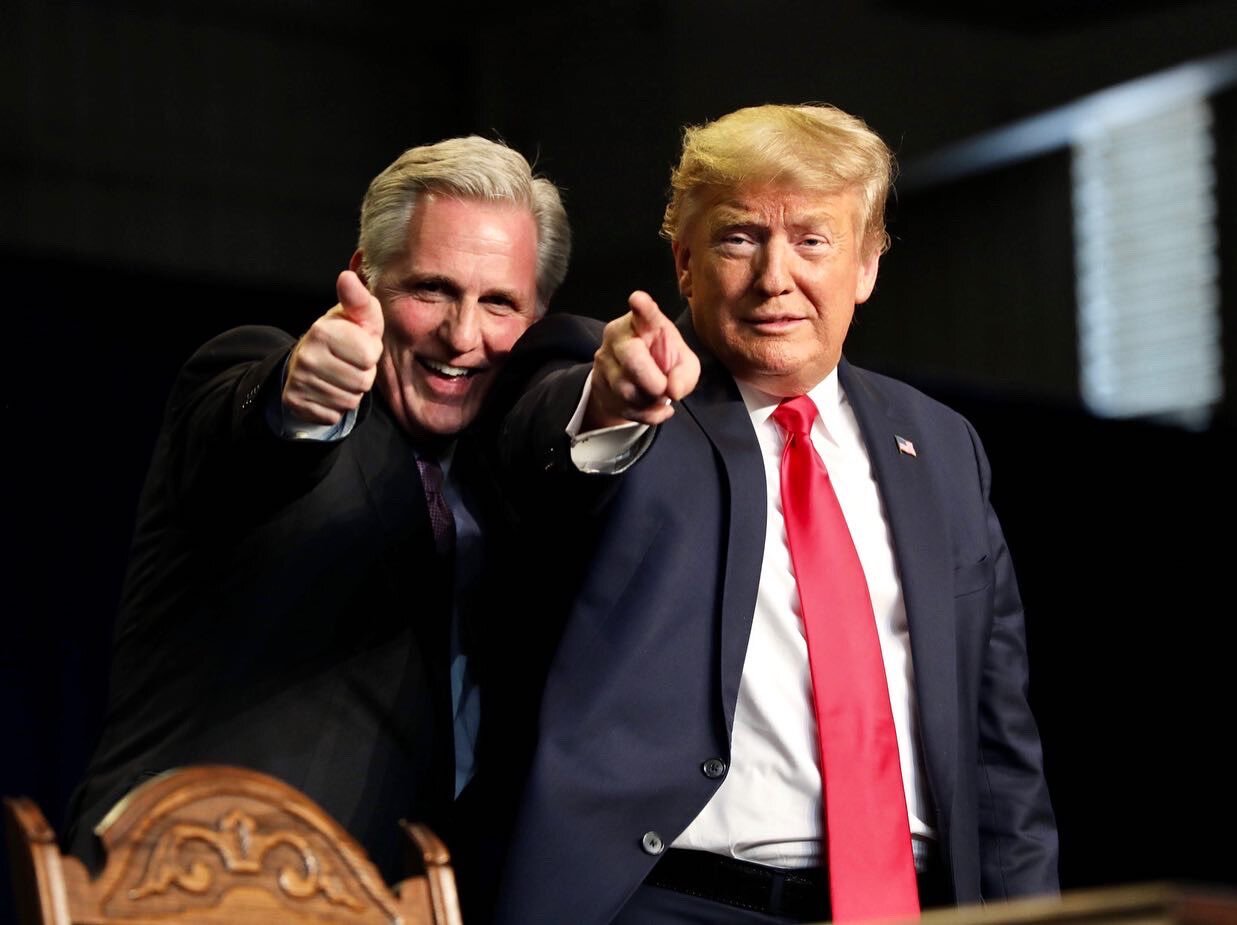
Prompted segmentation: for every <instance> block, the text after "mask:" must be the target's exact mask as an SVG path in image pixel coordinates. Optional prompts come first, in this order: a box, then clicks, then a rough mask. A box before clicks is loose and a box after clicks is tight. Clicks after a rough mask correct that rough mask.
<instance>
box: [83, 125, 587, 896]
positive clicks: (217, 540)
mask: <svg viewBox="0 0 1237 925" xmlns="http://www.w3.org/2000/svg"><path fill="white" fill-rule="evenodd" d="M360 224H361V227H360V237H359V241H358V246H357V250H356V252H355V253H354V254H353V256H352V260H351V263H350V265H349V269H348V270H345V271H344V272H343V273H341V274H340V275H339V277H338V280H337V283H336V292H337V295H338V299H339V301H338V303H337V304H336V305H335V306H334V307H332V308H331V309H330V310H328V311H327V312H325V313H324V314H323V315H322V316H321V317H320V318H318V319H317V320H316V321H315V322H314V323H313V324H312V326H310V328H309V330H308V331H307V332H306V333H305V334H304V335H303V336H302V337H300V338H299V339H295V338H293V337H290V336H288V335H287V334H285V333H284V332H282V331H279V330H276V329H274V328H265V327H246V328H238V329H235V330H232V331H229V332H227V333H225V334H222V335H220V336H219V337H216V338H215V339H214V340H212V341H210V342H209V343H207V344H206V345H205V346H204V347H202V348H201V349H200V350H199V351H198V352H197V353H196V354H194V356H193V357H192V358H191V359H190V360H189V362H188V363H187V364H186V365H185V367H184V368H183V369H182V371H181V373H180V376H179V378H178V380H177V382H176V384H175V387H174V389H173V391H172V395H171V398H170V399H169V401H168V404H167V409H166V414H165V419H164V424H163V429H162V432H161V434H160V436H159V441H158V444H157V447H156V450H155V456H154V460H153V462H152V464H151V468H150V472H149V474H148V476H147V481H146V487H145V490H144V492H143V496H142V502H141V509H140V510H139V512H138V517H137V528H136V535H135V538H134V541H133V547H132V551H131V556H130V561H129V569H128V575H127V578H126V582H125V588H124V594H123V599H122V603H121V610H120V615H119V619H118V623H117V631H116V639H115V649H114V653H113V664H112V677H111V692H110V705H109V710H108V714H107V719H106V727H105V729H104V732H103V737H102V741H101V743H100V745H99V748H98V750H97V752H96V754H95V756H94V759H93V761H92V762H91V765H90V769H89V772H88V776H87V778H86V780H85V782H84V783H83V785H82V786H81V787H80V788H79V790H78V792H77V794H76V795H75V802H74V808H73V810H71V817H73V818H75V819H76V831H75V833H73V834H71V835H70V839H71V841H72V847H73V849H74V850H75V851H76V852H77V853H79V854H81V855H83V856H86V857H88V858H94V856H95V854H96V852H97V847H98V843H97V840H96V839H95V838H94V837H93V835H92V832H93V831H94V828H95V826H96V824H97V823H99V821H100V819H102V818H103V816H104V814H105V813H106V812H107V810H108V809H109V808H110V807H111V806H112V805H114V804H115V802H116V801H117V800H118V799H119V798H120V797H121V796H123V795H124V794H125V793H127V792H128V791H129V790H130V789H131V788H132V787H133V786H135V785H136V784H138V783H139V782H141V781H142V780H143V779H145V778H147V777H149V776H152V775H154V774H158V773H160V772H162V771H164V770H166V769H168V768H173V767H176V766H178V765H184V764H196V763H223V764H235V765H244V766H247V767H252V768H256V769H258V770H261V771H265V772H267V773H270V774H273V775H275V776H276V777H279V778H282V779H283V780H285V781H287V782H288V783H290V784H292V785H293V786H295V787H298V788H300V789H301V790H303V791H304V792H305V793H307V794H308V795H309V796H310V797H312V798H313V799H315V800H317V801H318V803H320V804H321V805H322V807H323V808H324V809H325V810H326V811H327V812H328V813H330V814H331V815H332V816H333V817H334V818H335V819H336V820H338V821H339V822H340V823H341V824H343V825H344V826H345V827H346V828H347V829H348V830H349V831H350V832H351V833H352V835H353V836H355V837H356V838H357V839H358V840H359V841H360V842H361V844H362V845H363V846H364V847H365V848H367V849H368V851H369V853H370V855H371V857H372V858H373V859H374V860H375V861H376V862H377V863H378V864H379V866H380V867H381V869H382V871H383V873H384V874H385V875H386V876H387V877H388V878H391V879H395V878H398V877H399V876H400V875H402V873H404V871H403V865H402V835H401V832H400V829H399V825H398V823H399V820H400V819H401V818H407V819H411V820H419V821H424V822H427V823H429V824H430V825H431V826H432V827H434V828H435V829H437V830H439V831H440V832H441V833H443V834H448V832H447V831H446V830H447V829H448V827H449V823H450V819H449V816H450V813H449V810H450V808H451V804H452V800H453V797H454V795H455V794H456V793H457V792H458V791H459V790H460V789H461V788H462V787H463V785H464V784H465V783H466V781H467V780H468V778H469V776H470V774H471V769H472V758H473V753H472V742H473V736H474V734H475V729H476V725H477V722H478V717H477V715H476V713H477V710H476V694H475V691H474V690H473V686H472V684H471V681H470V679H469V672H468V665H467V662H466V660H465V659H464V657H463V651H462V650H463V646H462V644H461V641H460V639H461V633H460V628H459V625H458V624H459V622H460V620H461V619H462V618H463V617H464V616H466V614H465V613H463V612H462V611H463V610H464V609H465V608H466V606H467V599H466V597H465V596H464V594H463V592H465V591H468V590H469V589H470V588H471V586H472V585H473V584H475V582H474V581H473V579H475V577H476V572H477V571H478V569H479V562H478V558H479V555H480V541H481V538H482V526H483V523H482V524H479V522H478V521H479V520H483V518H484V512H482V511H479V510H477V509H476V507H477V506H476V503H475V492H473V491H472V487H473V483H474V482H475V480H476V476H477V473H476V472H475V471H474V470H475V469H476V461H475V459H474V458H473V454H472V452H471V451H470V450H469V449H468V448H467V447H466V446H465V445H464V444H459V443H457V440H456V438H457V437H458V436H459V435H460V434H461V433H462V432H463V431H464V430H465V428H467V427H468V426H469V425H470V424H471V423H472V421H473V420H474V418H475V417H476V416H477V414H478V411H479V409H480V407H481V403H482V401H483V399H484V398H485V395H486V393H487V391H488V390H489V389H490V387H491V385H492V383H493V379H494V376H495V374H496V372H497V370H498V368H499V367H500V366H501V365H502V363H503V361H504V360H505V359H506V356H507V354H508V352H509V351H510V350H511V347H512V345H513V344H514V343H515V341H516V339H517V338H518V337H519V336H520V335H521V334H522V333H523V332H524V330H525V329H526V328H527V327H528V326H529V325H530V324H532V323H533V321H534V320H536V319H537V318H539V317H540V316H541V315H542V314H543V313H544V312H545V310H546V306H547V304H548V303H549V300H550V298H551V296H552V295H553V293H554V291H555V289H556V288H557V287H558V285H559V283H561V282H562V279H563V276H564V275H565V273H566V269H567V259H568V253H569V249H570V231H569V228H568V224H567V218H566V214H565V212H564V211H563V207H562V203H561V201H560V198H559V194H558V191H557V189H556V188H555V187H554V185H553V184H551V183H550V182H549V181H548V180H545V179H542V178H538V177H535V176H534V175H533V173H532V170H531V168H530V167H529V164H528V162H527V161H526V160H525V159H524V157H523V156H522V155H520V154H519V153H518V152H516V151H513V150H511V149H510V148H508V147H506V146H505V145H502V144H498V143H495V142H492V141H488V140H486V139H483V138H478V137H468V138H454V139H450V140H447V141H442V142H439V143H437V144H431V145H425V146H421V147H416V148H412V149H410V150H408V151H406V152H404V153H403V154H402V155H401V156H400V157H399V158H398V159H397V160H396V161H395V162H394V163H392V164H391V165H390V166H389V167H387V168H386V169H385V170H384V171H382V173H380V174H379V175H378V176H377V177H376V178H375V179H374V180H373V182H372V183H371V185H370V187H369V191H368V193H367V194H366V196H365V199H364V203H363V205H362V208H361V223H360Z"/></svg>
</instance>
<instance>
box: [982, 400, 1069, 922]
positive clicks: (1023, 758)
mask: <svg viewBox="0 0 1237 925" xmlns="http://www.w3.org/2000/svg"><path fill="white" fill-rule="evenodd" d="M967 426H968V430H969V431H970V436H971V440H972V442H973V444H974V448H975V454H976V458H977V461H978V465H979V474H980V480H981V483H982V485H981V487H982V490H983V497H984V501H985V505H986V516H987V531H988V536H989V543H990V546H989V548H990V550H991V552H992V555H993V570H994V598H993V622H992V632H991V636H990V637H989V640H988V646H987V652H986V657H985V662H984V668H983V675H982V681H981V688H980V697H979V736H980V741H979V764H980V766H979V769H978V770H979V777H978V779H979V788H980V793H979V836H980V863H981V874H982V884H981V887H982V891H983V895H984V896H985V898H989V899H1002V898H1010V897H1015V896H1026V895H1037V894H1052V893H1056V892H1057V891H1058V890H1059V879H1058V873H1057V828H1056V821H1055V818H1054V815H1053V810H1052V804H1051V801H1050V799H1049V795H1048V787H1047V782H1046V781H1045V779H1044V770H1043V754H1042V749H1041V746H1040V738H1039V730H1038V728H1037V726H1036V723H1035V718H1034V717H1033V716H1032V714H1031V708H1030V705H1029V703H1028V700H1027V687H1028V669H1027V645H1026V627H1025V623H1024V618H1023V611H1022V600H1021V597H1020V595H1019V593H1018V585H1017V580H1016V579H1015V577H1014V570H1013V565H1012V563H1011V561H1010V556H1009V549H1008V547H1007V546H1006V544H1005V537H1004V534H1003V533H1002V531H1001V525H1000V523H999V522H998V520H997V516H996V512H995V511H994V510H993V508H992V504H991V502H990V500H989V488H990V485H991V470H990V467H989V464H988V459H987V457H986V455H985V454H984V451H983V447H982V446H981V445H980V442H979V438H978V436H977V435H976V434H975V432H974V430H971V429H970V425H969V424H968V425H967Z"/></svg>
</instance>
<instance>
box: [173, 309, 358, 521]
mask: <svg viewBox="0 0 1237 925" xmlns="http://www.w3.org/2000/svg"><path fill="white" fill-rule="evenodd" d="M294 343H295V341H294V340H293V338H292V337H291V336H289V335H288V334H286V333H284V332H283V331H280V330H278V329H276V328H270V327H256V326H254V327H242V328H236V329H233V330H231V331H228V332H226V333H224V334H221V335H219V336H218V337H216V338H214V339H212V340H211V341H209V342H207V343H206V344H204V345H203V346H202V347H201V348H199V349H198V350H197V352H195V353H194V354H193V356H192V357H190V359H189V361H188V362H187V363H186V364H185V366H184V367H183V368H182V369H181V372H180V375H179V376H178V378H177V380H176V383H175V385H174V386H173V389H172V393H171V396H170V398H169V400H168V403H167V408H166V411H165V415H164V423H163V432H162V434H161V435H160V443H161V446H160V447H159V449H158V451H157V452H158V453H159V454H160V455H161V456H162V457H163V459H164V465H165V468H164V472H165V475H166V478H167V485H168V489H169V492H170V494H171V496H172V498H174V499H177V500H178V501H179V503H180V504H181V505H182V506H183V508H184V510H185V511H186V513H190V514H198V515H201V516H208V517H209V516H215V514H216V513H217V512H221V511H229V512H231V511H235V510H237V509H238V508H239V509H245V510H256V511H261V510H262V509H264V508H268V507H270V506H272V505H279V504H282V503H284V502H285V501H286V500H287V499H288V498H289V497H292V496H296V495H299V494H302V493H303V492H304V491H306V490H308V488H310V487H312V486H313V485H314V484H316V483H317V482H318V481H319V480H320V479H321V478H322V477H323V475H324V474H325V473H326V471H328V470H329V468H330V466H331V465H332V464H333V462H334V460H335V458H336V456H337V455H338V450H339V446H340V443H342V441H340V442H337V443H319V442H315V441H291V440H285V439H283V438H281V437H279V436H277V435H276V434H274V433H273V432H272V431H271V429H270V427H269V425H268V423H267V421H266V408H267V405H268V402H269V401H270V400H271V398H272V392H273V391H276V390H278V389H279V388H281V385H282V371H283V366H284V362H285V360H286V359H287V356H288V353H289V351H290V350H291V348H292V345H293V344H294Z"/></svg>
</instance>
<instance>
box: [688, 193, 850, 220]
mask: <svg viewBox="0 0 1237 925" xmlns="http://www.w3.org/2000/svg"><path fill="white" fill-rule="evenodd" d="M859 212H860V199H859V194H858V193H857V192H856V191H855V190H853V189H849V188H842V189H838V190H829V191H822V190H808V189H803V188H802V187H797V186H781V185H776V184H760V185H755V186H741V187H738V188H737V189H734V190H729V191H726V192H724V193H721V194H719V195H716V196H714V197H713V198H712V200H711V201H710V202H708V203H707V204H706V206H705V208H704V209H703V210H702V212H701V217H702V218H703V224H704V225H705V226H707V228H708V229H709V230H715V229H718V228H723V227H726V226H728V225H734V224H760V225H787V226H800V225H814V224H820V223H826V224H828V225H830V226H831V227H834V226H845V227H846V228H847V229H848V230H849V229H853V228H855V227H856V226H857V223H858V221H859Z"/></svg>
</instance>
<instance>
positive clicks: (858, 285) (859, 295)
mask: <svg viewBox="0 0 1237 925" xmlns="http://www.w3.org/2000/svg"><path fill="white" fill-rule="evenodd" d="M880 262H881V254H880V251H879V250H874V251H872V256H871V257H867V258H866V259H864V261H863V262H862V263H861V264H860V265H859V278H858V279H856V280H855V304H856V305H862V304H863V303H864V302H866V301H867V300H868V296H870V295H871V294H872V290H873V289H874V288H876V272H877V270H879V269H880Z"/></svg>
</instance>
